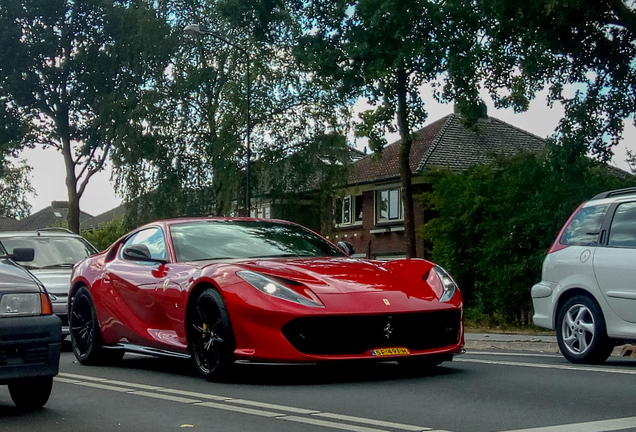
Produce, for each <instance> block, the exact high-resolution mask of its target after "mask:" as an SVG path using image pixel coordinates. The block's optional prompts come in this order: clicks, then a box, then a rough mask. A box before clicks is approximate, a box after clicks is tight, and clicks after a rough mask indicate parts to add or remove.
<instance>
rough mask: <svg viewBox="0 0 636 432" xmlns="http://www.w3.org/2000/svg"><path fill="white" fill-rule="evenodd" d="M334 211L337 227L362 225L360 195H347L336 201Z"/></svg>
mask: <svg viewBox="0 0 636 432" xmlns="http://www.w3.org/2000/svg"><path fill="white" fill-rule="evenodd" d="M334 210H335V217H336V224H338V225H352V224H357V223H362V195H347V196H345V197H343V198H338V199H336V203H335V207H334Z"/></svg>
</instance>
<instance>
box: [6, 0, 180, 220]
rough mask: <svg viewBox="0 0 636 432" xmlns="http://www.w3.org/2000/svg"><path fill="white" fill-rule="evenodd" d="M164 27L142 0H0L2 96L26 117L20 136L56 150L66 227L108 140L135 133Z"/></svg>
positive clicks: (159, 64)
mask: <svg viewBox="0 0 636 432" xmlns="http://www.w3.org/2000/svg"><path fill="white" fill-rule="evenodd" d="M165 35H166V25H165V21H161V20H158V19H157V16H156V13H155V11H154V10H153V9H152V3H151V2H150V1H146V0H120V1H116V2H109V1H106V0H79V1H78V0H47V1H45V2H43V1H38V0H5V1H3V2H2V4H0V99H1V100H3V101H5V103H6V104H8V106H10V107H12V108H13V109H14V111H15V112H16V113H17V114H18V115H19V117H20V120H21V122H22V123H23V124H28V125H29V128H30V135H28V136H27V138H25V140H24V141H23V142H22V145H43V146H45V147H46V146H52V147H55V148H56V149H58V150H59V151H60V152H61V153H62V156H63V158H64V163H65V167H66V188H67V191H68V198H69V213H68V226H69V228H70V229H71V230H73V231H74V232H79V201H80V198H81V197H82V194H83V193H84V190H85V188H86V185H87V184H88V182H89V180H90V178H91V177H92V176H93V175H94V174H95V173H96V172H98V171H100V170H101V169H102V168H103V166H104V163H105V162H106V161H107V159H108V155H109V152H110V151H111V149H112V147H113V146H118V145H124V144H129V145H130V143H132V142H135V141H138V140H140V139H141V138H142V137H143V134H144V118H145V116H146V112H145V109H144V107H145V106H147V99H149V98H150V99H151V98H152V92H151V91H150V89H151V88H152V82H153V80H155V79H156V77H157V75H159V76H160V75H161V74H162V73H163V70H164V61H165V59H164V55H163V54H164V52H165V48H166V45H168V44H167V42H166V38H165Z"/></svg>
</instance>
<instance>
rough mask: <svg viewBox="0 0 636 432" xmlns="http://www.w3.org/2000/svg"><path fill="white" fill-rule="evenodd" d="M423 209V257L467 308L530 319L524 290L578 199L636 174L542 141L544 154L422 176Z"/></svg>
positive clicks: (494, 316)
mask: <svg viewBox="0 0 636 432" xmlns="http://www.w3.org/2000/svg"><path fill="white" fill-rule="evenodd" d="M427 179H428V182H429V183H430V184H431V185H432V191H431V192H429V193H426V194H424V196H423V197H422V198H423V199H424V200H425V203H426V208H427V209H428V211H429V212H433V214H434V215H436V217H435V218H434V219H432V220H430V221H429V222H428V223H426V224H425V225H423V226H421V227H420V228H419V230H418V235H419V236H420V237H422V238H424V239H425V240H426V242H427V246H428V249H429V257H430V258H431V259H432V260H433V261H435V262H436V263H439V264H440V265H441V266H443V267H445V268H446V269H447V270H448V271H449V272H450V273H451V274H452V275H453V277H454V278H455V279H456V281H457V283H458V284H459V286H460V289H461V290H462V293H463V294H464V297H465V301H466V305H467V306H468V307H470V308H472V309H475V310H479V311H481V312H482V313H483V314H485V315H487V316H488V317H490V319H491V322H493V321H495V322H493V323H496V321H497V320H502V321H506V322H507V323H513V324H517V325H526V324H528V323H530V322H531V317H532V301H531V298H530V288H531V287H532V285H533V284H534V283H536V282H537V281H539V280H540V278H541V265H542V262H543V258H544V257H545V253H546V251H547V249H548V248H549V247H550V245H551V244H552V242H553V241H554V239H555V237H556V235H557V233H558V232H559V229H560V228H561V226H562V225H563V224H564V222H565V221H566V220H567V218H568V216H569V215H570V214H571V213H572V211H573V210H574V209H575V208H576V207H577V206H578V205H579V204H581V202H583V201H586V200H589V199H590V198H592V197H593V196H594V195H595V194H597V193H599V192H603V191H605V190H611V189H618V188H622V187H629V186H636V179H635V178H634V176H632V175H629V174H628V173H622V172H620V171H619V170H617V169H613V168H611V167H608V166H607V165H604V164H601V163H598V162H595V161H592V160H590V159H588V158H587V157H578V156H576V155H575V153H568V151H567V149H566V148H564V147H561V146H556V145H554V144H553V143H549V144H548V147H547V151H546V152H545V153H544V154H538V155H537V154H519V155H517V156H514V157H498V158H496V160H495V161H494V162H493V163H490V164H482V165H477V166H475V167H473V168H471V169H469V170H467V171H465V172H453V171H450V170H448V169H440V170H435V171H432V172H430V173H429V174H427Z"/></svg>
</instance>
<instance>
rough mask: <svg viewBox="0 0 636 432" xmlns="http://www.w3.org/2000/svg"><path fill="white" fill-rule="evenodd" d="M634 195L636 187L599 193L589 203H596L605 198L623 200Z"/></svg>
mask: <svg viewBox="0 0 636 432" xmlns="http://www.w3.org/2000/svg"><path fill="white" fill-rule="evenodd" d="M630 195H636V187H630V188H624V189H614V190H611V191H606V192H601V193H600V194H598V195H596V196H594V198H592V199H591V200H590V201H596V200H601V199H607V198H624V197H626V196H630Z"/></svg>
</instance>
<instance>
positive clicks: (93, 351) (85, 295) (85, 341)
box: [69, 286, 124, 365]
mask: <svg viewBox="0 0 636 432" xmlns="http://www.w3.org/2000/svg"><path fill="white" fill-rule="evenodd" d="M69 328H70V333H71V346H72V348H73V354H75V358H77V360H78V361H79V362H80V363H82V364H83V365H98V364H104V363H110V362H114V361H116V360H121V358H122V357H123V355H124V352H123V351H121V350H105V349H104V348H103V342H102V334H101V331H100V330H99V323H98V321H97V314H96V312H95V304H94V302H93V296H91V293H90V291H89V290H88V288H87V287H85V286H84V287H81V288H80V289H78V290H77V292H76V293H75V295H74V296H73V302H72V303H71V310H70V313H69Z"/></svg>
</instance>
